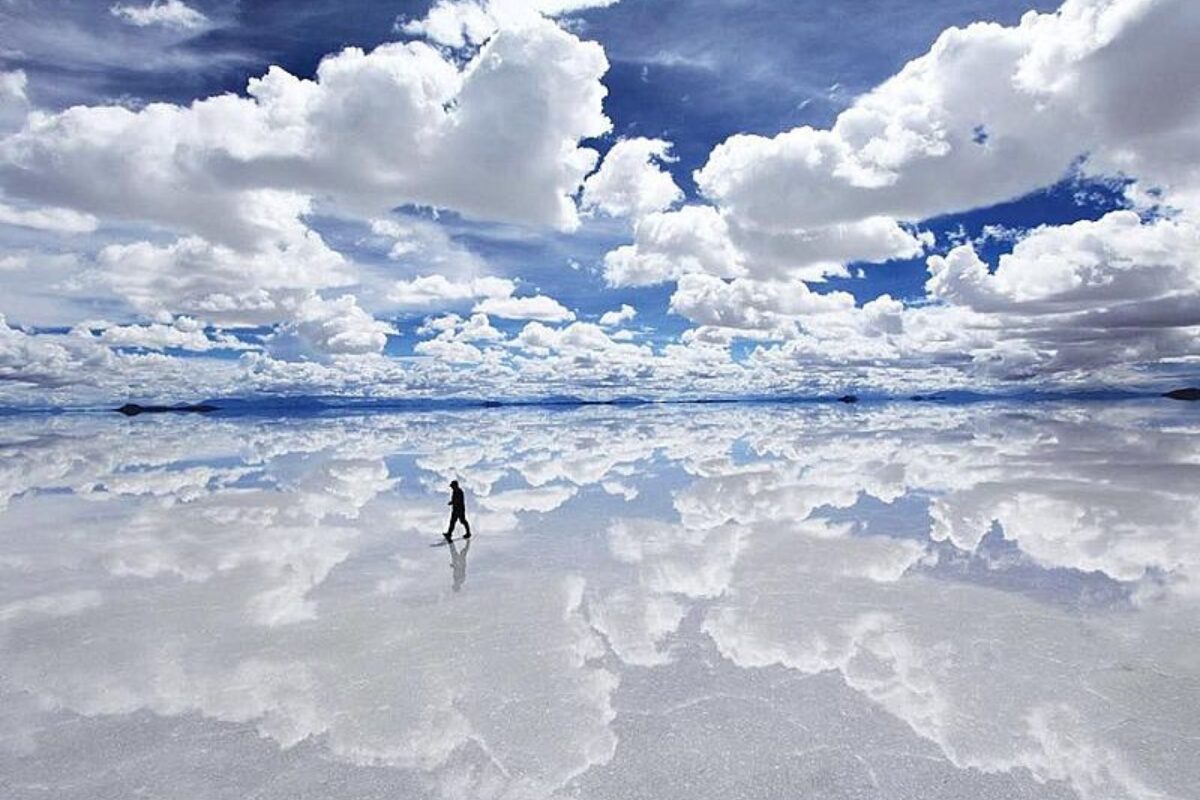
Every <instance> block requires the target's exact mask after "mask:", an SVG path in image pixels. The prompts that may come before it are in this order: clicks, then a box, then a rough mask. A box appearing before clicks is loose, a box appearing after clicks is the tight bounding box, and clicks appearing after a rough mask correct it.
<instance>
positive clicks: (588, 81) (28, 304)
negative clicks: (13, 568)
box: [0, 0, 1200, 407]
mask: <svg viewBox="0 0 1200 800" xmlns="http://www.w3.org/2000/svg"><path fill="white" fill-rule="evenodd" d="M1198 26H1200V6H1198V5H1197V4H1195V3H1193V2H1189V1H1188V0H1067V2H1065V3H1064V4H1063V5H1061V6H1058V5H1056V4H1054V3H1040V2H1018V1H1017V0H954V1H953V2H951V1H950V0H945V2H943V1H941V0H931V1H929V2H912V3H906V4H902V3H896V2H892V0H855V1H854V2H841V3H827V2H815V1H813V0H799V1H797V2H747V1H746V0H657V1H656V0H524V1H523V2H518V0H437V2H436V3H433V4H430V3H429V2H424V1H422V2H396V3H386V2H374V1H373V2H337V3H335V2H307V3H297V2H289V3H281V2H270V1H267V0H259V2H236V0H213V2H201V0H193V1H192V2H184V0H154V2H150V3H144V2H141V0H130V2H116V3H112V2H99V3H90V2H67V0H37V2H34V0H0V405H4V406H13V407H29V406H52V405H53V406H62V405H66V406H70V405H89V404H96V403H108V402H112V401H116V400H121V401H122V402H123V401H125V400H137V401H168V400H169V401H195V400H200V399H207V398H220V397H256V396H263V395H289V396H290V395H346V396H370V397H387V398H396V397H400V398H461V397H469V398H485V399H517V398H536V397H547V396H561V395H571V396H578V397H588V398H599V399H603V398H613V397H634V396H636V397H646V398H671V397H744V396H754V397H772V396H796V395H824V394H840V393H842V392H856V393H863V394H872V393H875V394H901V393H914V392H925V391H936V390H944V389H970V390H976V391H987V392H991V391H996V392H1011V391H1027V390H1045V389H1067V390H1070V389H1096V388H1119V387H1130V388H1159V387H1162V388H1173V387H1174V386H1177V385H1185V384H1187V383H1189V382H1193V383H1194V382H1195V376H1196V374H1197V372H1198V371H1200V369H1198V364H1200V302H1198V301H1200V229H1198V228H1197V224H1198V222H1200V219H1198V214H1197V212H1198V211H1200V167H1198V166H1197V165H1200V80H1198V78H1200V67H1197V66H1196V65H1195V60H1194V58H1193V57H1192V55H1191V50H1192V45H1193V44H1194V42H1193V41H1192V38H1193V37H1192V36H1191V32H1193V31H1195V30H1197V29H1200V28H1198Z"/></svg>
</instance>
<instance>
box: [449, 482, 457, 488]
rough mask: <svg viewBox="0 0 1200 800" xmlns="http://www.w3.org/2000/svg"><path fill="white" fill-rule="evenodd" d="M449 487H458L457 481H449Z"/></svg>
mask: <svg viewBox="0 0 1200 800" xmlns="http://www.w3.org/2000/svg"><path fill="white" fill-rule="evenodd" d="M450 488H451V489H457V488H458V481H450Z"/></svg>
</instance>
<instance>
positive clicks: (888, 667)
mask: <svg viewBox="0 0 1200 800" xmlns="http://www.w3.org/2000/svg"><path fill="white" fill-rule="evenodd" d="M451 478H457V479H458V480H459V481H460V482H461V483H462V484H463V486H464V488H465V490H466V494H467V510H468V515H469V516H470V517H471V522H472V526H473V528H474V530H475V536H474V537H473V538H472V539H471V541H470V542H469V543H467V542H464V541H461V540H459V541H455V542H454V543H452V544H451V545H446V544H445V543H444V542H442V540H441V535H440V534H441V532H442V530H444V526H445V524H446V520H447V517H448V511H449V509H448V507H447V506H446V502H447V500H448V496H449V493H448V490H447V488H446V484H447V483H448V482H449V480H450V479H451ZM1198 581H1200V416H1197V410H1196V409H1194V408H1192V407H1191V406H1187V405H1183V404H1174V403H1170V402H1169V401H1158V402H1123V403H1111V404H1102V403H1088V404H1077V405H1071V404H1055V403H1043V404H1034V405H1028V404H1026V405H1017V404H1012V405H1006V404H977V405H968V406H940V405H928V404H917V403H908V404H895V405H873V404H861V405H859V406H857V407H842V406H836V407H834V406H825V405H810V406H770V405H746V406H738V405H733V406H666V407H638V408H609V407H592V408H583V409H577V410H544V409H489V410H483V411H478V412H462V413H422V414H412V413H409V414H369V415H361V416H332V417H308V418H283V419H274V418H256V417H246V418H222V417H220V416H208V417H195V416H188V417H180V416H154V417H147V416H141V417H137V418H132V419H126V418H123V417H120V416H119V415H115V414H113V415H59V416H14V417H7V418H0V796H2V797H5V798H12V800H25V799H26V798H56V799H58V798H88V800H94V799H95V798H127V797H135V796H149V797H170V798H172V800H179V799H180V798H206V799H208V798H238V800H243V799H244V798H289V799H290V798H308V797H312V798H376V797H402V798H423V797H436V798H464V799H465V798H512V799H514V800H517V799H521V800H523V799H524V798H552V797H581V798H596V799H597V800H619V799H620V798H654V800H665V799H666V798H688V800H695V799H696V798H714V799H717V798H719V799H720V800H729V798H758V797H761V798H778V797H820V798H913V799H914V800H930V799H931V798H953V799H954V800H961V798H997V799H1000V798H1003V799H1004V800H1010V799H1011V798H1037V799H1038V800H1047V799H1052V798H1088V799H1090V800H1099V799H1101V798H1104V799H1105V800H1108V799H1109V798H1195V797H1196V796H1197V787H1200V582H1198Z"/></svg>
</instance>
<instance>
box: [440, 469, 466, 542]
mask: <svg viewBox="0 0 1200 800" xmlns="http://www.w3.org/2000/svg"><path fill="white" fill-rule="evenodd" d="M446 505H448V506H450V527H449V528H448V529H447V530H446V532H445V534H443V535H444V536H445V537H446V541H450V538H451V534H452V533H454V526H455V525H457V524H458V523H459V522H462V524H463V527H464V528H466V529H467V532H466V534H465V535H464V536H463V538H464V539H470V538H471V523H469V522H467V500H466V497H465V496H464V495H463V490H462V489H460V488H459V486H458V481H450V502H449V503H447V504H446Z"/></svg>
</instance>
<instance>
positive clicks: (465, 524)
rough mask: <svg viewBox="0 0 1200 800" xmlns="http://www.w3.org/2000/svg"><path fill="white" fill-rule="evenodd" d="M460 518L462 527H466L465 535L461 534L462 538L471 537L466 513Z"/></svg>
mask: <svg viewBox="0 0 1200 800" xmlns="http://www.w3.org/2000/svg"><path fill="white" fill-rule="evenodd" d="M461 519H462V522H463V527H464V528H466V529H467V533H466V535H465V536H463V538H464V539H470V538H471V523H469V522H467V515H466V514H463V515H462V517H461Z"/></svg>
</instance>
